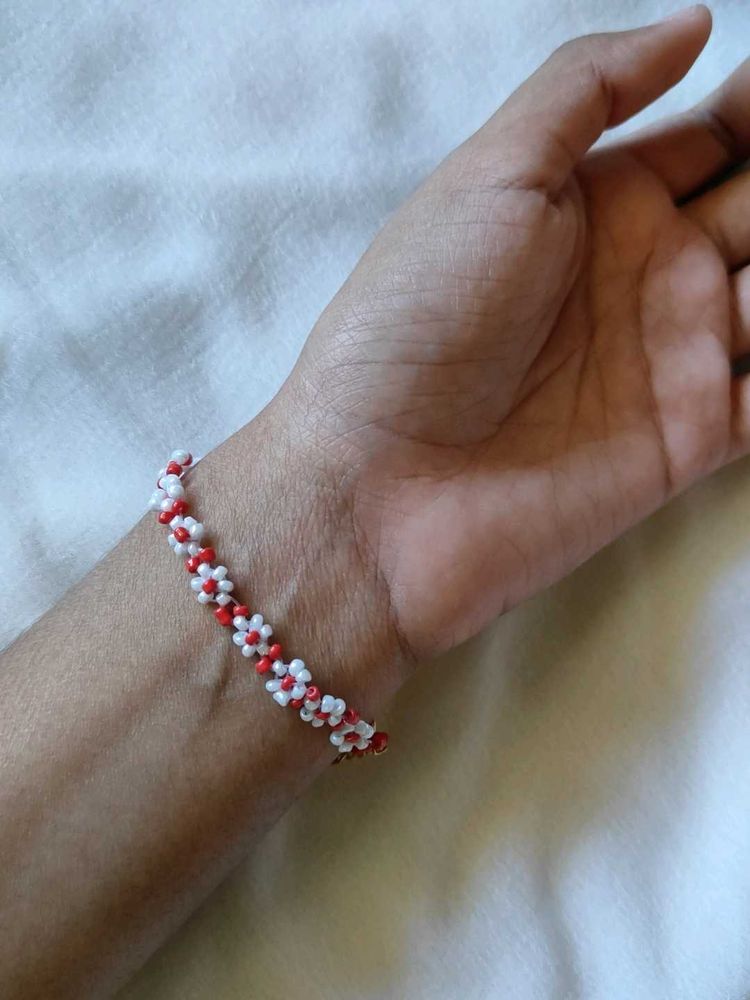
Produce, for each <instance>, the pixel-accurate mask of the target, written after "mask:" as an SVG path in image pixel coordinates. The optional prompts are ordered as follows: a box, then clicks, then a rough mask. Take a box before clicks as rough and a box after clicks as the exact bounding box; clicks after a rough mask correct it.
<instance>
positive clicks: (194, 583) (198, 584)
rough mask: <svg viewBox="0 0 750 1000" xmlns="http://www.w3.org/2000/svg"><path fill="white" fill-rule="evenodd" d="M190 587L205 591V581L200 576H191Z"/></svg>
mask: <svg viewBox="0 0 750 1000" xmlns="http://www.w3.org/2000/svg"><path fill="white" fill-rule="evenodd" d="M190 586H191V587H192V588H193V590H203V580H201V578H200V577H199V576H191V577H190Z"/></svg>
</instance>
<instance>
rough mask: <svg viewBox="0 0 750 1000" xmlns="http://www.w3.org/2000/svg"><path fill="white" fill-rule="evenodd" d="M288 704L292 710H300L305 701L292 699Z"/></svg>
mask: <svg viewBox="0 0 750 1000" xmlns="http://www.w3.org/2000/svg"><path fill="white" fill-rule="evenodd" d="M289 704H290V705H291V706H292V708H302V706H303V705H304V704H305V699H304V698H292V700H291V701H290V702H289Z"/></svg>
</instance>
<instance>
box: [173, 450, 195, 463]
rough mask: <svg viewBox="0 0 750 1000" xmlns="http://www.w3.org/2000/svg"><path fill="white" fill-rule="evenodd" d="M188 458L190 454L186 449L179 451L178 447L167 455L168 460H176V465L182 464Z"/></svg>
mask: <svg viewBox="0 0 750 1000" xmlns="http://www.w3.org/2000/svg"><path fill="white" fill-rule="evenodd" d="M189 458H190V454H189V453H188V452H187V451H181V450H180V449H179V448H177V449H176V451H173V452H172V454H171V455H170V456H169V461H170V462H177V464H178V465H184V464H185V462H187V460H188V459H189Z"/></svg>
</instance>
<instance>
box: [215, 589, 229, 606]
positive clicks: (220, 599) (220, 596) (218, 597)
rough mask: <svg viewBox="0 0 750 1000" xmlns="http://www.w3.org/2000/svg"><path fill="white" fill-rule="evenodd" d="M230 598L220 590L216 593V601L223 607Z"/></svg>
mask: <svg viewBox="0 0 750 1000" xmlns="http://www.w3.org/2000/svg"><path fill="white" fill-rule="evenodd" d="M231 600H232V598H231V597H230V596H229V594H222V593H221V592H220V593H218V594H217V595H216V603H217V604H220V605H221V606H222V608H223V607H225V606H226V605H227V604H229V602H230V601H231Z"/></svg>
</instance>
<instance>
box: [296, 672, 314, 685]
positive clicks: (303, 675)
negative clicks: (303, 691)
mask: <svg viewBox="0 0 750 1000" xmlns="http://www.w3.org/2000/svg"><path fill="white" fill-rule="evenodd" d="M297 680H298V681H301V682H302V683H303V684H309V683H310V681H311V680H312V674H311V673H310V671H309V670H300V672H299V673H298V674H297Z"/></svg>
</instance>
